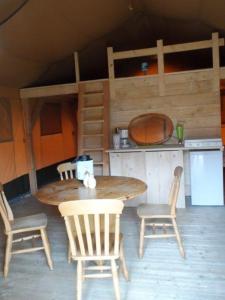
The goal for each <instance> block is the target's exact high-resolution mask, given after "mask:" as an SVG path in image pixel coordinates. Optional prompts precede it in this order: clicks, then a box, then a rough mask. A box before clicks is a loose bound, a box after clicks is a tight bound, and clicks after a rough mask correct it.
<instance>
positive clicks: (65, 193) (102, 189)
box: [35, 176, 147, 205]
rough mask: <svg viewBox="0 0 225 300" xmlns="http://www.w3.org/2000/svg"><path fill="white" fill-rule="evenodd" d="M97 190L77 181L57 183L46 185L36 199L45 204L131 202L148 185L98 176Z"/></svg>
mask: <svg viewBox="0 0 225 300" xmlns="http://www.w3.org/2000/svg"><path fill="white" fill-rule="evenodd" d="M95 178H96V182H97V185H96V188H94V189H90V188H86V187H85V186H84V185H83V183H82V182H80V181H79V180H77V179H69V180H63V181H57V182H54V183H50V184H48V185H45V186H44V187H42V188H41V189H39V191H38V192H37V193H36V195H35V196H36V198H37V199H38V200H39V201H40V202H42V203H45V204H51V205H59V204H60V203H61V202H64V201H70V200H83V199H120V200H124V201H125V200H129V199H133V198H135V197H137V196H139V195H141V194H143V193H144V192H145V191H146V189H147V185H146V184H145V183H144V182H143V181H141V180H139V179H136V178H132V177H121V176H96V177H95Z"/></svg>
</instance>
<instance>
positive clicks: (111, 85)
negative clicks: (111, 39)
mask: <svg viewBox="0 0 225 300" xmlns="http://www.w3.org/2000/svg"><path fill="white" fill-rule="evenodd" d="M107 56H108V73H109V90H110V98H111V99H113V98H115V87H114V79H115V70H114V59H113V48H112V47H108V48H107Z"/></svg>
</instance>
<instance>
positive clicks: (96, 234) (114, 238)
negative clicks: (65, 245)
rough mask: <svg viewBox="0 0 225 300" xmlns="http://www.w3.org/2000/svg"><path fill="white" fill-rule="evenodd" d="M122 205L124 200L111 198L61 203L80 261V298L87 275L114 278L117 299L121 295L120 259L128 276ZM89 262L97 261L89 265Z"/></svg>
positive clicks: (74, 257)
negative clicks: (122, 230) (118, 271)
mask: <svg viewBox="0 0 225 300" xmlns="http://www.w3.org/2000/svg"><path fill="white" fill-rule="evenodd" d="M123 207H124V204H123V202H122V201H120V200H109V199H107V200H106V199H101V200H78V201H68V202H63V203H61V204H60V205H59V211H60V213H61V215H62V216H63V217H64V220H65V224H66V230H67V235H68V238H69V243H70V249H71V255H72V259H73V260H76V261H77V300H81V299H82V281H83V280H84V279H86V278H106V277H112V278H113V283H114V289H115V295H116V299H117V300H119V299H120V291H119V281H118V273H117V265H116V260H117V259H119V260H120V266H121V268H122V271H123V274H124V277H125V278H126V280H128V271H127V268H126V263H125V258H124V251H123V236H122V234H121V233H120V215H121V213H122V210H123ZM88 262H98V263H96V264H95V265H88V264H87V263H88ZM107 262H108V264H107ZM85 263H86V266H85Z"/></svg>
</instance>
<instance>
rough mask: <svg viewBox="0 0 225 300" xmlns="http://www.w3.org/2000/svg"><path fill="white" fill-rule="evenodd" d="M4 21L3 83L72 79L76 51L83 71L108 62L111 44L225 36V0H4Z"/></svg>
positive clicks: (0, 9)
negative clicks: (107, 50) (213, 34)
mask: <svg viewBox="0 0 225 300" xmlns="http://www.w3.org/2000/svg"><path fill="white" fill-rule="evenodd" d="M23 4H24V5H23ZM20 6H21V7H22V8H21V9H20V10H18V11H16V10H17V9H18V7H20ZM13 12H15V14H13ZM7 16H11V17H10V18H9V19H7ZM4 20H5V21H4ZM1 21H2V22H1ZM0 22H1V26H0V66H1V68H0V85H6V86H13V87H24V86H28V85H34V84H38V83H42V84H43V83H49V82H58V81H60V80H67V79H68V80H72V76H73V60H72V53H73V51H79V53H80V58H81V68H82V71H81V75H82V74H83V76H84V77H85V76H86V75H85V74H90V73H91V72H93V73H96V74H97V73H98V72H99V74H101V72H102V69H103V68H106V66H105V61H106V49H105V47H107V46H113V47H114V48H115V49H120V50H123V49H129V48H130V47H137V48H138V47H139V48H140V47H143V46H146V45H149V46H151V45H154V44H155V42H156V39H159V38H163V39H165V41H167V42H168V43H169V42H185V41H192V40H193V41H194V40H199V39H210V37H211V32H213V31H218V32H219V33H220V36H221V37H224V36H225V1H224V0H214V1H212V0H204V1H202V0H183V1H179V0H170V1H165V0H107V1H105V0H92V1H90V0H76V1H74V0H64V1H61V0H29V1H22V0H21V1H19V0H17V1H16V0H14V1H13V0H10V1H9V0H7V1H6V0H4V1H1V3H0ZM105 71H106V70H105ZM103 73H104V72H103Z"/></svg>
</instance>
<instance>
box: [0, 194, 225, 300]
mask: <svg viewBox="0 0 225 300" xmlns="http://www.w3.org/2000/svg"><path fill="white" fill-rule="evenodd" d="M11 207H12V209H13V211H14V214H15V216H23V215H26V214H32V213H37V212H40V211H45V212H46V213H47V215H48V219H49V226H48V235H49V239H50V242H51V247H52V256H53V261H54V270H53V271H50V270H49V269H48V267H47V263H46V261H45V256H44V253H43V252H34V253H31V254H23V255H18V256H14V257H13V258H12V261H11V264H10V271H9V277H8V278H7V279H3V277H2V272H1V273H0V300H12V299H17V300H25V299H27V300H30V299H31V300H39V299H40V300H70V299H71V300H72V299H73V300H74V299H75V276H76V275H75V274H76V264H75V263H72V264H68V263H67V257H66V256H67V238H66V234H65V228H64V222H63V220H62V218H61V217H60V216H59V213H58V211H57V208H55V207H50V206H44V205H41V204H40V203H38V202H37V201H36V200H35V199H33V198H32V197H27V198H26V199H22V200H17V201H14V202H13V204H12V205H11ZM178 224H179V225H180V226H179V228H180V231H181V235H182V237H183V242H184V247H185V250H186V259H185V260H183V259H182V258H181V257H180V256H179V253H178V248H177V244H176V242H175V241H173V240H170V241H167V240H164V239H163V240H151V241H147V243H146V244H145V245H146V247H145V254H144V258H143V259H142V260H140V259H138V256H137V252H138V251H137V249H138V231H139V222H138V219H137V216H136V211H135V209H134V208H126V209H125V212H124V215H123V216H122V231H123V233H124V235H125V254H126V260H127V265H128V269H129V272H130V276H131V281H130V282H126V281H125V280H124V278H123V277H122V276H121V277H120V288H121V299H124V300H125V299H127V300H136V299H137V300H142V299H147V300H151V299H154V300H172V299H173V300H174V299H177V300H218V299H221V300H224V299H225V208H224V207H190V208H187V209H182V210H179V211H178ZM0 226H1V228H0V229H1V230H0V262H1V263H0V264H1V270H2V264H3V258H4V244H5V237H4V235H3V229H2V223H0ZM83 299H84V300H95V299H97V300H101V299H102V300H106V299H114V292H113V284H112V281H111V279H102V280H96V279H95V280H87V281H85V282H84V294H83Z"/></svg>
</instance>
